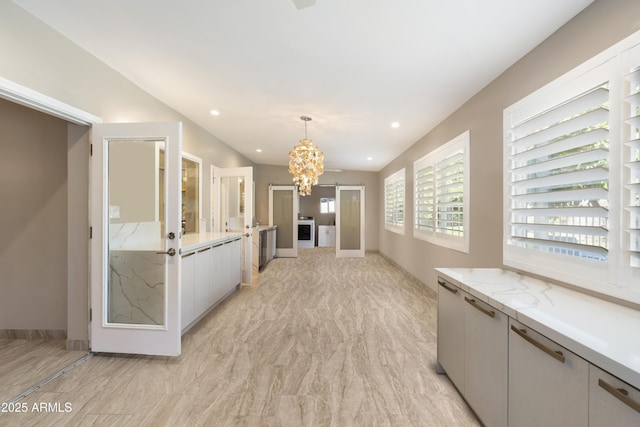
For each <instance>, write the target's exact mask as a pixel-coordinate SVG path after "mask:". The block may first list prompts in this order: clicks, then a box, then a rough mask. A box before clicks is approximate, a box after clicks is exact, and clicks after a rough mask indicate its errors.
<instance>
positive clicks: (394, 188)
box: [384, 169, 404, 231]
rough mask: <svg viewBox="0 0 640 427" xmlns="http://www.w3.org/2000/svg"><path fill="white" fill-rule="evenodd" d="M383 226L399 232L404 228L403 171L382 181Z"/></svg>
mask: <svg viewBox="0 0 640 427" xmlns="http://www.w3.org/2000/svg"><path fill="white" fill-rule="evenodd" d="M384 202H385V203H384V205H385V209H384V210H385V226H389V227H391V228H396V229H397V231H400V230H401V229H402V227H403V226H404V169H402V170H400V171H398V172H396V173H394V174H393V175H391V176H389V177H387V178H386V179H385V180H384Z"/></svg>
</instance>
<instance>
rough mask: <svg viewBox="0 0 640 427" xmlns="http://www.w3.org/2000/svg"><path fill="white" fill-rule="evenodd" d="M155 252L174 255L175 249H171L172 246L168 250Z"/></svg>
mask: <svg viewBox="0 0 640 427" xmlns="http://www.w3.org/2000/svg"><path fill="white" fill-rule="evenodd" d="M156 253H157V254H158V255H162V254H164V255H169V256H174V255H175V254H176V250H175V249H173V248H169V250H168V251H166V252H156Z"/></svg>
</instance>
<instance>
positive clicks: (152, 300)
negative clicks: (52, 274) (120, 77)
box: [91, 123, 182, 356]
mask: <svg viewBox="0 0 640 427" xmlns="http://www.w3.org/2000/svg"><path fill="white" fill-rule="evenodd" d="M181 138H182V124H181V123H118V124H96V125H94V126H93V128H92V144H93V145H92V151H93V155H92V160H91V180H92V182H91V226H92V241H91V265H92V271H91V350H92V351H95V352H107V353H134V354H152V355H166V356H178V355H180V351H181V346H180V339H181V329H180V256H179V255H176V254H177V253H178V252H179V249H180V197H181V194H180V182H181V148H182V147H181V145H182V141H181Z"/></svg>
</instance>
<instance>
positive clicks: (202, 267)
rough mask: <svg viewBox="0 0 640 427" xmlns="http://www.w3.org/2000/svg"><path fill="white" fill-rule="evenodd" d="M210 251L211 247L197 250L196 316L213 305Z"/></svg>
mask: <svg viewBox="0 0 640 427" xmlns="http://www.w3.org/2000/svg"><path fill="white" fill-rule="evenodd" d="M210 252H211V248H206V249H202V250H199V251H198V252H196V284H195V289H194V296H195V315H196V317H198V316H200V315H201V314H202V313H204V312H205V311H206V310H207V308H209V306H210V305H211V298H210V296H209V262H210Z"/></svg>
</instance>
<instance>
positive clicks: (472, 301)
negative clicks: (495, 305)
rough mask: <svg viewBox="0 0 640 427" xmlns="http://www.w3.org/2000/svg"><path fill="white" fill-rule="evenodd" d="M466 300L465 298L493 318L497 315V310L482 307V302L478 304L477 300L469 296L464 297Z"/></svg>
mask: <svg viewBox="0 0 640 427" xmlns="http://www.w3.org/2000/svg"><path fill="white" fill-rule="evenodd" d="M464 300H465V301H466V302H468V303H469V304H471V305H472V306H473V307H475V308H477V309H478V310H480V311H481V312H483V313H484V314H486V315H487V316H489V317H491V318H494V317H496V312H495V311H492V310H487V309H486V308H484V307H482V306H481V305H480V304H478V303H477V302H476V300H474V299H471V298H467V297H464Z"/></svg>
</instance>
